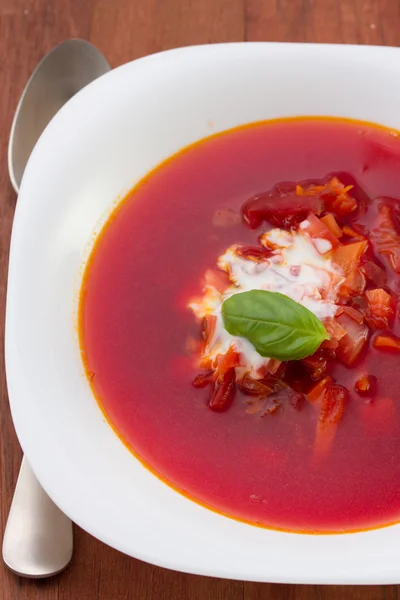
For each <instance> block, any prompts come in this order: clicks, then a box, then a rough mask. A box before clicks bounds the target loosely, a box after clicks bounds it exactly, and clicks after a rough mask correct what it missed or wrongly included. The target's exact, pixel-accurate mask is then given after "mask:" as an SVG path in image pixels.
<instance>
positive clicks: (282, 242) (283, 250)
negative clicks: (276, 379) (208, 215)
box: [189, 221, 344, 377]
mask: <svg viewBox="0 0 400 600" xmlns="http://www.w3.org/2000/svg"><path fill="white" fill-rule="evenodd" d="M307 225H308V224H307V221H304V222H303V223H300V226H299V228H298V230H297V231H295V232H289V231H285V230H283V229H272V230H270V231H268V232H267V233H264V234H263V235H262V236H261V244H262V245H263V246H264V247H265V248H267V249H269V250H270V251H271V254H270V255H269V256H266V257H265V258H260V259H257V260H255V259H254V258H246V257H244V256H241V255H240V254H239V253H238V246H231V247H230V248H228V249H227V250H226V251H225V253H224V254H223V255H222V256H220V257H219V259H218V263H217V264H218V267H219V268H220V269H221V270H223V271H225V273H226V274H227V275H228V278H229V282H230V285H228V286H227V288H226V289H225V290H222V291H221V290H218V289H217V288H216V287H215V286H214V285H212V284H210V283H208V284H207V285H206V286H205V288H204V295H203V297H202V298H201V299H197V300H195V301H193V302H191V303H190V304H189V307H190V308H191V309H192V310H193V312H194V314H195V315H196V316H197V317H198V318H199V319H201V318H203V317H205V316H206V315H214V316H215V318H216V326H215V329H214V332H213V335H212V337H211V339H209V340H208V344H207V347H206V350H205V355H206V356H207V357H208V358H210V360H211V362H213V361H216V359H217V357H218V356H219V355H222V354H225V353H226V352H227V351H228V350H229V348H230V347H233V348H234V349H235V350H236V351H237V352H238V353H239V354H240V355H241V365H242V366H241V369H243V371H246V372H247V371H249V372H250V373H251V374H252V376H253V377H256V376H257V371H258V370H259V369H260V368H261V367H262V366H265V364H266V362H268V359H266V358H265V357H263V356H261V355H260V354H259V353H258V352H257V351H256V350H255V348H254V346H253V345H252V344H251V343H250V342H249V341H248V340H246V339H244V338H241V337H235V336H232V335H230V334H229V333H228V332H227V331H226V329H225V327H224V323H223V319H222V315H221V307H222V304H223V302H224V301H225V300H226V299H227V298H229V297H230V296H232V295H234V294H238V293H242V292H247V291H250V290H267V291H271V292H279V293H281V294H284V295H285V296H288V297H289V298H292V300H295V301H296V302H298V303H299V304H302V305H303V306H305V307H306V308H308V310H310V311H311V312H313V313H314V315H315V316H316V317H317V318H318V319H320V320H321V321H322V322H323V321H324V320H326V319H328V318H330V317H334V316H335V314H336V312H337V310H338V306H337V304H336V302H337V296H338V289H339V287H340V285H341V283H342V282H343V280H344V278H343V276H342V274H341V272H340V271H339V269H338V268H337V267H336V266H334V265H333V264H332V261H331V259H330V254H331V252H330V251H331V249H332V248H331V246H330V243H329V241H327V240H324V239H312V238H311V237H310V235H309V234H308V233H307V231H305V229H306V228H307Z"/></svg>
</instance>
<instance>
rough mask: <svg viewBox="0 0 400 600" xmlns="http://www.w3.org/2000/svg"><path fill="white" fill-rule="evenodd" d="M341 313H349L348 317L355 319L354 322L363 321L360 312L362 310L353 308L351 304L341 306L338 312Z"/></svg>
mask: <svg viewBox="0 0 400 600" xmlns="http://www.w3.org/2000/svg"><path fill="white" fill-rule="evenodd" d="M343 313H346V315H349V317H350V318H351V319H353V321H355V322H356V323H362V322H363V321H364V315H363V314H362V312H360V311H359V310H357V309H356V308H353V307H352V306H341V307H340V314H343Z"/></svg>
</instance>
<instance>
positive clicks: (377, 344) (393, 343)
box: [372, 333, 400, 352]
mask: <svg viewBox="0 0 400 600" xmlns="http://www.w3.org/2000/svg"><path fill="white" fill-rule="evenodd" d="M372 345H373V347H374V348H377V349H379V350H393V351H394V352H400V338H398V337H397V336H396V335H394V334H388V333H387V334H385V335H381V334H380V335H376V336H375V337H374V339H373V340H372Z"/></svg>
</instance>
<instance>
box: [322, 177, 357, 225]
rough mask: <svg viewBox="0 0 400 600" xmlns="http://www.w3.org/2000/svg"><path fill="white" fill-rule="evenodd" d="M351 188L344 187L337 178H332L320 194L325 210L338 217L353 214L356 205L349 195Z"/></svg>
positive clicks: (350, 186) (349, 186)
mask: <svg viewBox="0 0 400 600" xmlns="http://www.w3.org/2000/svg"><path fill="white" fill-rule="evenodd" d="M352 187H353V186H352V185H348V186H344V185H343V184H342V183H341V182H340V181H339V179H338V178H337V177H332V179H331V180H330V181H329V183H328V184H327V186H326V188H325V190H324V191H323V192H322V193H321V197H322V199H323V200H324V201H325V208H326V210H327V211H329V212H331V213H333V214H334V215H336V216H338V217H344V216H346V215H348V214H350V213H352V212H354V211H355V210H356V208H357V206H358V205H357V201H356V200H355V198H353V197H352V196H350V194H349V192H350V191H351V189H352Z"/></svg>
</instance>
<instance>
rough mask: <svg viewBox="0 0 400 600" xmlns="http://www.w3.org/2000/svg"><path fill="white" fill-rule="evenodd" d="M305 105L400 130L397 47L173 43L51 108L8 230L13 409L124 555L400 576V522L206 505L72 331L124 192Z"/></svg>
mask: <svg viewBox="0 0 400 600" xmlns="http://www.w3.org/2000/svg"><path fill="white" fill-rule="evenodd" d="M294 115H332V116H340V117H351V118H357V119H362V120H367V121H374V122H377V123H381V124H383V125H387V126H390V127H393V128H397V129H400V50H398V49H394V48H377V47H375V48H373V47H351V46H314V45H295V44H293V45H290V44H289V45H288V44H262V43H261V44H232V45H218V46H203V47H193V48H185V49H180V50H174V51H171V52H166V53H162V54H158V55H154V56H150V57H148V58H145V59H142V60H138V61H136V62H133V63H130V64H127V65H125V66H123V67H121V68H119V69H116V70H115V71H112V72H111V73H109V74H107V75H105V76H103V77H101V78H100V79H98V80H97V81H95V82H94V83H92V84H91V85H89V86H88V87H87V88H85V89H84V90H83V91H82V92H80V93H79V94H78V95H77V96H75V97H74V98H73V99H72V100H71V101H70V102H69V103H68V104H67V105H66V106H65V107H64V108H63V109H62V110H61V111H60V113H59V114H57V115H56V117H55V118H54V119H53V121H52V122H51V123H50V125H49V126H48V128H47V129H46V131H45V132H44V134H43V135H42V137H41V139H40V140H39V142H38V144H37V146H36V148H35V150H34V152H33V154H32V157H31V159H30V161H29V164H28V167H27V169H26V172H25V176H24V180H23V183H22V187H21V193H20V197H19V200H18V206H17V211H16V216H15V223H14V229H13V235H12V247H11V258H10V273H9V286H8V299H7V322H6V363H7V377H8V386H9V394H10V403H11V409H12V415H13V419H14V422H15V426H16V429H17V433H18V436H19V439H20V442H21V445H22V447H23V449H24V451H25V452H26V454H27V457H28V459H29V461H30V463H31V465H32V467H33V469H34V471H35V473H36V475H37V477H38V478H39V480H40V482H41V483H42V485H43V487H44V488H45V489H46V491H47V492H48V494H49V495H50V496H51V497H52V498H53V500H54V501H55V502H56V503H57V504H58V505H59V506H60V507H61V508H62V509H63V510H64V511H65V512H66V513H67V514H68V515H69V516H70V517H71V518H72V519H73V520H74V521H76V522H77V523H78V524H79V525H80V526H81V527H83V528H84V529H86V530H87V531H89V532H90V533H92V534H93V535H95V536H96V537H98V538H99V539H101V540H103V541H104V542H106V543H108V544H110V545H111V546H113V547H115V548H117V549H119V550H121V551H123V552H125V553H127V554H130V555H132V556H135V557H138V558H140V559H143V560H146V561H148V562H151V563H155V564H158V565H162V566H164V567H169V568H173V569H179V570H182V571H188V572H191V573H201V574H205V575H216V576H219V577H229V578H237V579H248V580H255V581H271V582H300V583H311V582H312V583H337V584H338V583H369V584H371V583H399V582H400V560H399V556H400V526H399V525H395V526H391V527H387V528H384V529H379V530H375V531H370V532H365V533H354V534H347V535H318V536H316V535H299V534H290V533H280V532H276V531H269V530H266V529H259V528H256V527H252V526H250V525H246V524H243V523H239V522H237V521H234V520H231V519H229V518H226V517H223V516H220V515H218V514H215V513H213V512H211V511H209V510H207V509H205V508H202V507H201V506H199V505H197V504H195V503H194V502H191V501H190V500H187V499H186V498H184V497H183V496H181V495H179V494H178V493H177V492H175V491H174V490H172V489H170V488H169V487H168V486H167V485H165V484H164V483H162V482H161V481H159V480H158V479H157V478H156V477H155V476H154V475H152V474H151V473H150V472H149V471H148V470H146V469H145V468H144V467H143V466H142V465H141V463H140V462H139V461H138V460H136V459H135V458H134V457H133V455H131V454H130V452H129V451H128V450H127V449H126V448H125V446H124V445H123V444H122V443H121V441H120V440H119V439H118V437H117V436H116V435H115V434H114V433H113V431H112V430H111V428H110V427H109V425H108V424H107V423H106V422H105V420H104V418H103V415H102V413H101V411H100V409H99V407H98V405H97V403H96V401H95V399H94V397H93V395H92V393H91V390H90V388H89V385H88V383H87V381H86V379H85V377H84V375H83V367H82V363H81V358H80V352H79V345H78V339H77V332H76V310H77V296H78V291H79V285H80V280H81V276H82V266H83V264H84V260H85V258H86V257H87V253H88V249H89V248H90V244H91V241H92V240H93V234H94V232H95V231H96V230H98V227H99V223H101V222H102V220H104V217H105V216H106V215H107V214H108V213H109V211H110V209H111V208H112V206H113V204H114V202H115V200H116V199H117V198H118V197H119V196H121V195H123V194H124V193H125V192H127V191H128V190H129V189H130V188H131V187H132V186H133V185H134V184H135V183H136V182H137V181H138V180H140V179H141V178H142V177H143V176H144V175H145V174H146V173H147V172H148V171H149V170H150V169H151V168H153V167H154V166H156V165H157V164H158V163H159V162H160V161H162V160H163V159H165V158H166V157H168V156H169V155H171V154H173V153H175V152H176V151H178V150H179V149H181V148H182V147H184V146H186V145H188V144H190V143H192V142H194V141H196V140H199V139H201V138H203V137H205V136H207V135H210V134H211V133H214V132H217V131H223V130H225V129H228V128H231V127H234V126H237V125H239V124H242V123H248V122H251V121H259V120H263V119H270V118H275V117H283V116H294ZM399 177H400V173H399ZM399 459H400V457H399ZM399 493H400V482H399Z"/></svg>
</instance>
